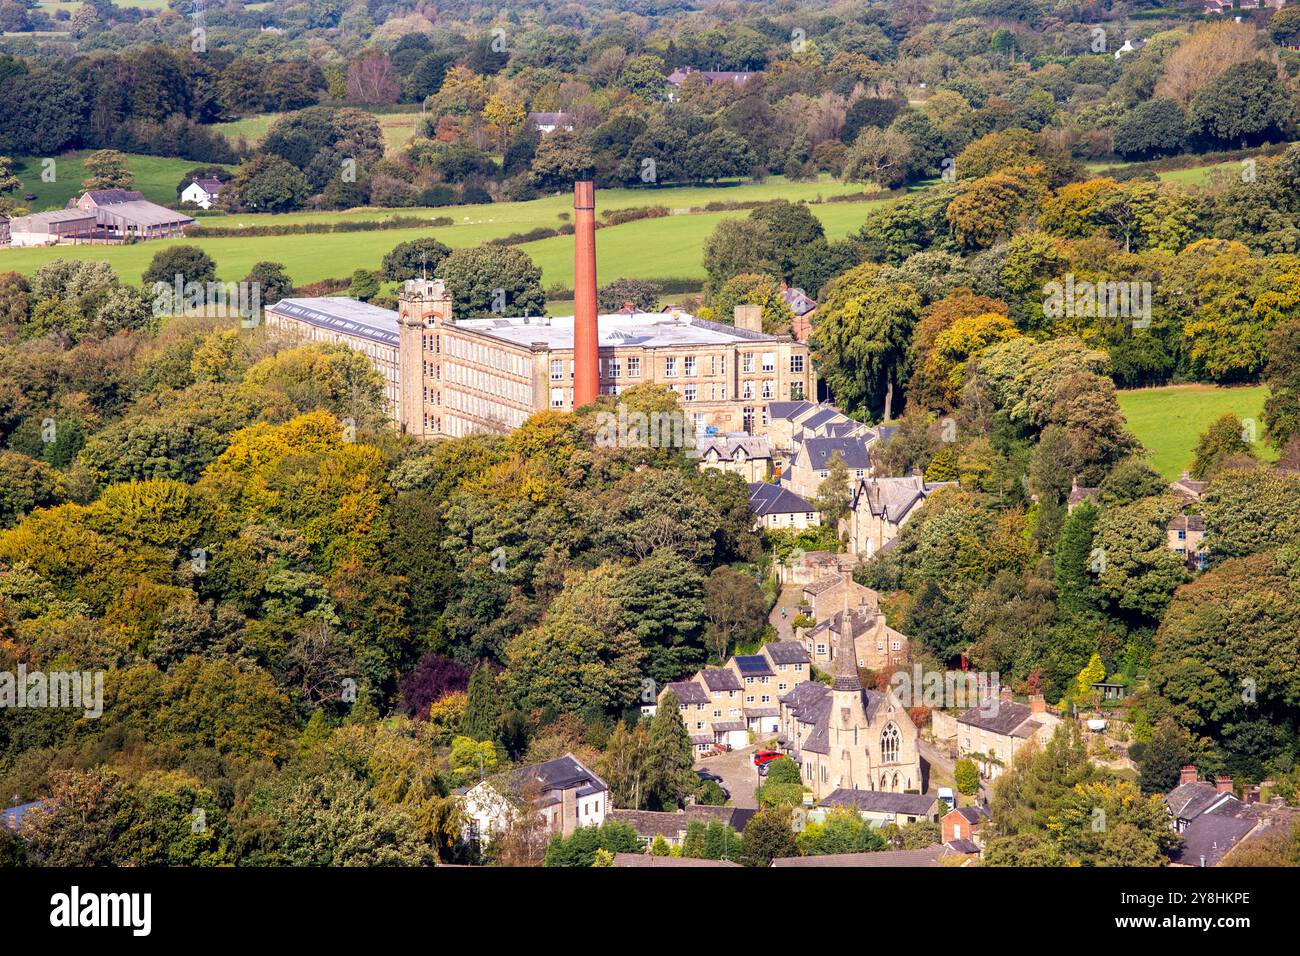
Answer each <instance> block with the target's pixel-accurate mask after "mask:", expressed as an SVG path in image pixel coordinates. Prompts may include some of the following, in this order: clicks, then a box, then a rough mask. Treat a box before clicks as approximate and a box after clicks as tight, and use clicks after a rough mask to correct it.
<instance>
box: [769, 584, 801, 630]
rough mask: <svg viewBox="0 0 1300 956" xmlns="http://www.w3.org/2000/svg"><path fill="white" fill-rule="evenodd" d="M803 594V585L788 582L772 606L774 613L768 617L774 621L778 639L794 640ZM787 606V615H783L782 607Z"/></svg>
mask: <svg viewBox="0 0 1300 956" xmlns="http://www.w3.org/2000/svg"><path fill="white" fill-rule="evenodd" d="M802 595H803V587H802V586H801V585H798V584H787V585H786V586H785V587H783V588H781V594H780V596H779V597H778V598H777V599H776V605H775V606H774V607H773V608H772V613H770V614H769V615H768V616H767V619H768V620H769V621H771V622H772V626H773V627H775V628H776V634H777V640H781V641H792V640H794V623H793V622H794V619H795V617H796V616H797V615H798V614H799V598H800V597H801V596H802ZM782 608H785V616H784V617H783V616H782V615H781V609H782Z"/></svg>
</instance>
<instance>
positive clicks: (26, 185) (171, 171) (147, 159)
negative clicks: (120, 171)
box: [15, 151, 205, 212]
mask: <svg viewBox="0 0 1300 956" xmlns="http://www.w3.org/2000/svg"><path fill="white" fill-rule="evenodd" d="M88 155H90V153H89V151H82V152H78V153H64V154H63V155H62V156H56V157H54V177H55V179H54V182H51V183H47V182H42V181H41V172H42V170H43V168H44V167H43V166H42V165H41V164H42V160H41V158H40V157H39V156H21V157H18V162H20V163H22V164H23V168H22V169H20V170H18V179H19V180H20V181H21V182H22V185H21V186H20V187H19V188H18V189H17V190H16V191H15V197H16V198H17V199H18V201H19V202H21V203H22V204H23V205H24V206H26V207H27V208H28V209H29V210H30V211H31V212H43V211H44V210H47V209H62V208H63V207H64V206H66V205H67V204H68V200H69V199H73V198H75V197H77V196H79V195H81V184H82V182H84V181H85V179H86V167H85V166H84V165H83V164H82V159H83V158H84V157H86V156H88ZM202 165H205V164H204V163H196V162H194V161H193V160H189V159H171V158H167V157H161V156H141V155H138V154H135V153H130V154H128V155H127V167H128V168H129V169H130V170H131V172H132V173H133V174H134V175H135V186H134V187H133V188H135V189H137V190H139V191H140V192H142V193H144V198H145V199H148V200H151V201H153V202H156V203H159V204H161V205H163V206H173V207H174V206H175V205H176V184H177V183H179V182H180V181H181V177H182V176H184V175H185V174H186V173H188V172H189V171H190V170H191V169H193V168H194V167H196V166H202ZM28 193H35V194H36V198H35V199H30V200H28V199H23V198H22V197H23V196H26V195H27V194H28Z"/></svg>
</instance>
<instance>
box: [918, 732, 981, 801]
mask: <svg viewBox="0 0 1300 956" xmlns="http://www.w3.org/2000/svg"><path fill="white" fill-rule="evenodd" d="M916 747H917V750H918V751H920V754H921V760H922V761H923V762H924V763H925V765H926V766H925V767H924V768H923V769H922V777H923V778H924V779H925V791H924V792H926V793H931V792H933V791H934V790H935V789H937V788H936V785H935V781H934V780H933V777H934V771H936V770H937V771H939V772H940V773H941V774H943V775H944V776H945V777H946V778H948V779H949V780H952V779H953V777H954V776H956V769H957V767H956V765H957V762H956V761H955V760H953V759H952V758H951V757H949V756H948V755H947V754H946V753H945V752H944V751H943V750H942V749H941V748H939V747H936V746H935V745H934V744H932V743H930V742H929V741H927V740H917V742H916ZM980 796H981V797H982V798H983V800H984V802H985V803H988V801H989V800H991V799H993V787H992V786H991V785H990V784H989V782H988V781H986V780H983V779H981V780H980Z"/></svg>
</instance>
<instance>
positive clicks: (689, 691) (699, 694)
mask: <svg viewBox="0 0 1300 956" xmlns="http://www.w3.org/2000/svg"><path fill="white" fill-rule="evenodd" d="M664 690H665V691H672V692H673V693H674V694H676V695H677V702H678V703H680V704H707V703H709V702H710V700H711V698H710V697H709V694H708V691H706V690H705V689H704V688H703V687H701V686H700V685H699V682H698V681H693V680H676V681H673V682H672V683H671V684H665V685H664Z"/></svg>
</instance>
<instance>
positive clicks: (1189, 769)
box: [1178, 764, 1196, 787]
mask: <svg viewBox="0 0 1300 956" xmlns="http://www.w3.org/2000/svg"><path fill="white" fill-rule="evenodd" d="M1195 782H1196V768H1195V767H1193V766H1192V765H1191V764H1188V765H1187V766H1185V767H1184V768H1183V769H1182V770H1180V771H1178V785H1179V786H1180V787H1181V786H1182V785H1183V784H1185V783H1195Z"/></svg>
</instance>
